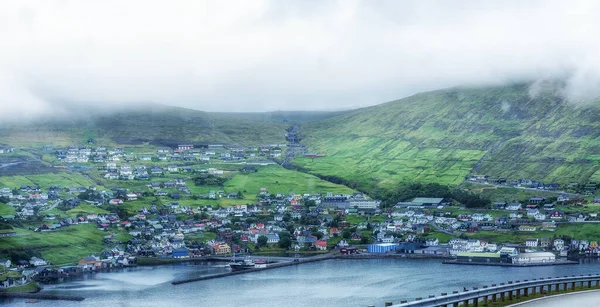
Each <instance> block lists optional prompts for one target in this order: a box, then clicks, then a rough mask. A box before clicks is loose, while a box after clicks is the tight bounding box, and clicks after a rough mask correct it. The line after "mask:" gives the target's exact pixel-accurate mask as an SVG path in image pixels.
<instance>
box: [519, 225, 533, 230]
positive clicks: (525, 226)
mask: <svg viewBox="0 0 600 307" xmlns="http://www.w3.org/2000/svg"><path fill="white" fill-rule="evenodd" d="M536 229H537V228H536V227H535V226H529V225H521V226H519V231H536Z"/></svg>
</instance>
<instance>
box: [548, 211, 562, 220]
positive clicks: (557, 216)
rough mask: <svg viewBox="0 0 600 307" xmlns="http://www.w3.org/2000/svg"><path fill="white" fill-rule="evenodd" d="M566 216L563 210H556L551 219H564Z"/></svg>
mask: <svg viewBox="0 0 600 307" xmlns="http://www.w3.org/2000/svg"><path fill="white" fill-rule="evenodd" d="M564 215H565V214H564V212H562V211H561V210H554V211H552V213H551V214H550V218H551V219H562V218H563V217H564Z"/></svg>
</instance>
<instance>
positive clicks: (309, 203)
mask: <svg viewBox="0 0 600 307" xmlns="http://www.w3.org/2000/svg"><path fill="white" fill-rule="evenodd" d="M315 205H316V203H315V201H314V200H307V201H305V202H304V209H306V210H308V209H309V208H310V207H314V206H315Z"/></svg>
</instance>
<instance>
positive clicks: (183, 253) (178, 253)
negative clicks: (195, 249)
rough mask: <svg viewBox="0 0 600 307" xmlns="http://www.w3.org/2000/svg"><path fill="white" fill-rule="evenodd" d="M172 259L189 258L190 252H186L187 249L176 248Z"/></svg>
mask: <svg viewBox="0 0 600 307" xmlns="http://www.w3.org/2000/svg"><path fill="white" fill-rule="evenodd" d="M172 257H173V258H179V259H182V258H189V257H190V252H189V251H188V250H187V248H177V249H174V250H173V253H172Z"/></svg>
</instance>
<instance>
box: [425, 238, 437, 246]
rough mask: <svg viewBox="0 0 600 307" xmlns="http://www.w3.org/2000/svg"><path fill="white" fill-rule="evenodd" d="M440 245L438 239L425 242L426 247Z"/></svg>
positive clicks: (429, 239)
mask: <svg viewBox="0 0 600 307" xmlns="http://www.w3.org/2000/svg"><path fill="white" fill-rule="evenodd" d="M439 243H440V242H439V240H438V238H428V239H427V240H425V245H427V246H438V245H439Z"/></svg>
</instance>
